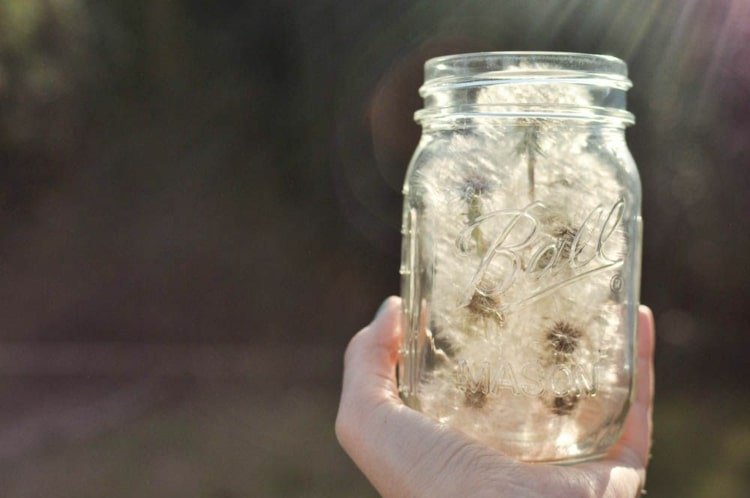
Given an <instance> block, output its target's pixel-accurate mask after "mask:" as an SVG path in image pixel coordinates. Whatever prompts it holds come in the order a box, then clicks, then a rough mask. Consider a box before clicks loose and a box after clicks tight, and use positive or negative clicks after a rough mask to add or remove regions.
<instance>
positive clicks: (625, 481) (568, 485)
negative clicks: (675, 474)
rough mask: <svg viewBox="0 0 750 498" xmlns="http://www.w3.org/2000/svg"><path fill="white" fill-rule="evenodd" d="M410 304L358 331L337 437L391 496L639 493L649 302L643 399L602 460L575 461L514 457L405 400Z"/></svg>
mask: <svg viewBox="0 0 750 498" xmlns="http://www.w3.org/2000/svg"><path fill="white" fill-rule="evenodd" d="M400 306H401V301H400V299H399V298H397V297H390V298H388V299H387V300H386V301H385V302H384V303H383V305H382V306H381V307H380V310H379V311H378V314H377V316H376V317H375V319H374V321H373V322H372V323H371V324H370V325H368V326H367V327H365V328H364V329H362V330H361V331H359V333H357V334H356V335H355V336H354V338H352V340H351V342H350V343H349V346H348V348H347V350H346V355H345V357H344V383H343V390H342V393H341V403H340V405H339V412H338V416H337V418H336V435H337V437H338V439H339V442H340V443H341V445H342V446H343V447H344V449H345V450H346V452H347V453H348V454H349V456H351V458H352V459H353V460H354V463H356V464H357V466H358V467H359V468H360V470H362V472H363V473H364V474H365V475H366V476H367V478H368V479H369V480H370V482H371V483H372V484H373V486H375V488H376V489H377V490H378V491H379V492H380V493H381V495H383V496H385V497H388V498H391V497H421V496H425V497H430V498H433V497H462V498H468V497H485V496H486V497H490V496H492V497H504V496H509V497H524V498H527V497H528V498H534V497H561V498H562V497H564V498H569V497H579V496H580V497H596V498H625V497H627V498H633V497H635V496H637V495H638V494H639V493H640V490H641V489H643V485H644V482H645V477H646V464H647V463H648V459H649V449H650V446H651V426H652V422H651V414H652V404H653V393H654V384H653V352H654V319H653V315H652V313H651V311H650V310H649V309H648V308H647V307H645V306H641V308H640V312H639V319H638V359H637V362H638V363H637V367H636V368H637V370H636V372H637V376H636V392H635V402H634V403H633V405H632V406H631V408H630V412H629V414H628V417H627V420H626V422H625V428H624V432H623V435H622V437H621V438H620V440H619V441H618V443H617V444H616V445H615V447H614V448H613V449H612V451H611V452H610V453H609V455H608V456H607V457H605V458H604V459H601V460H596V461H590V462H585V463H580V464H576V465H568V466H557V465H550V464H530V463H523V462H519V461H517V460H514V459H512V458H510V457H508V456H505V455H503V454H502V453H499V452H498V451H496V450H493V449H492V448H489V447H487V446H484V445H483V444H481V443H479V442H478V441H475V440H473V439H471V438H469V437H468V436H466V435H464V434H463V433H461V432H459V431H457V430H455V429H452V428H450V427H447V426H445V425H441V424H440V423H438V422H437V421H436V420H433V419H431V418H429V417H427V416H426V415H424V414H422V413H420V412H417V411H415V410H412V409H411V408H409V407H407V406H406V405H404V403H403V402H402V401H401V398H399V396H398V391H397V387H396V371H395V367H396V362H397V360H398V347H399V344H400V342H401V326H400Z"/></svg>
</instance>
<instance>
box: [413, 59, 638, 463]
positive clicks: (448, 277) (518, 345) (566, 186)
mask: <svg viewBox="0 0 750 498" xmlns="http://www.w3.org/2000/svg"><path fill="white" fill-rule="evenodd" d="M425 72H426V81H425V85H424V86H423V87H422V89H421V90H420V93H421V94H422V96H423V98H424V100H425V108H424V109H423V110H421V111H419V112H418V113H417V119H418V121H419V122H420V123H421V124H422V126H423V135H422V139H421V141H420V144H419V146H418V148H417V150H416V152H415V154H414V156H413V159H412V162H411V164H410V166H409V170H408V172H407V176H406V180H405V185H404V217H403V237H404V238H403V253H402V265H401V274H402V296H403V327H404V342H403V345H402V348H401V359H400V363H399V391H400V394H401V396H402V397H403V399H404V400H405V401H406V403H407V404H409V405H410V406H412V407H413V408H416V409H419V410H421V411H423V412H425V413H426V414H428V415H430V416H432V417H434V418H436V419H437V420H439V421H441V422H443V423H446V424H448V425H451V426H453V427H456V428H458V429H460V430H462V431H464V432H466V433H467V434H469V435H470V436H472V437H474V438H476V439H479V440H480V441H483V442H485V443H486V444H489V445H490V446H492V447H495V448H497V449H498V450H501V451H503V452H505V453H507V454H510V455H512V456H515V457H517V458H519V459H522V460H526V461H571V460H579V459H585V458H591V457H595V456H597V455H601V454H603V453H605V452H606V451H607V449H608V448H609V447H610V446H611V445H612V444H613V443H614V442H615V441H616V439H617V438H618V436H619V434H620V431H621V428H622V424H623V421H624V417H625V415H626V413H627V410H628V408H629V402H630V397H631V391H632V385H633V369H634V344H635V327H636V316H637V307H638V289H639V284H640V282H639V281H640V278H639V275H640V245H641V218H640V203H641V199H640V196H641V193H640V181H639V178H638V172H637V169H636V166H635V163H634V162H633V159H632V157H631V155H630V153H629V151H628V148H627V145H626V143H625V138H624V128H625V126H626V125H628V124H631V123H632V120H633V118H632V115H631V114H630V113H628V112H627V111H626V110H625V92H626V90H627V89H628V88H629V86H630V82H629V80H628V79H627V76H626V66H625V64H624V63H623V62H622V61H619V60H618V59H615V58H612V57H606V56H594V55H585V54H556V53H483V54H466V55H460V56H450V57H443V58H438V59H432V60H430V61H428V63H427V64H426V71H425Z"/></svg>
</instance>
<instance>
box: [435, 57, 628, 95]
mask: <svg viewBox="0 0 750 498" xmlns="http://www.w3.org/2000/svg"><path fill="white" fill-rule="evenodd" d="M519 66H526V67H523V68H519ZM535 66H536V67H535ZM424 71H425V85H426V86H427V85H430V84H431V83H433V82H436V81H435V80H442V81H443V82H445V80H447V79H453V78H456V79H462V78H466V77H476V76H479V75H484V74H487V73H492V74H495V75H498V76H501V77H505V76H510V75H513V74H514V73H515V74H518V73H524V74H526V75H527V77H528V75H530V74H534V73H544V74H545V75H547V76H549V75H550V73H559V74H567V75H572V74H578V75H583V74H588V75H591V76H596V77H598V78H601V79H611V80H615V81H620V82H627V85H628V88H629V87H630V80H629V79H628V66H627V64H626V63H625V61H623V60H622V59H619V58H617V57H615V56H612V55H603V54H585V53H579V52H518V51H516V52H513V51H511V52H471V53H464V54H452V55H443V56H440V57H434V58H432V59H428V60H427V62H425V65H424Z"/></svg>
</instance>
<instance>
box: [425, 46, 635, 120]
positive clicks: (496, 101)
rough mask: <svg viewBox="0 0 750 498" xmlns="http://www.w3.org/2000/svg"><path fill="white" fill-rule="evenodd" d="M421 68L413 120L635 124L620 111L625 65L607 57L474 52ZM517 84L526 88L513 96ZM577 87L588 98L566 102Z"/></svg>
mask: <svg viewBox="0 0 750 498" xmlns="http://www.w3.org/2000/svg"><path fill="white" fill-rule="evenodd" d="M424 69H425V79H424V84H423V85H422V86H421V87H420V89H419V94H420V95H421V96H422V97H423V98H424V100H425V108H424V109H422V110H420V111H418V112H417V113H416V115H415V118H416V120H417V122H424V121H427V120H430V119H433V118H436V117H441V116H445V115H447V114H451V113H455V112H458V113H459V114H463V113H467V112H468V113H474V114H475V115H482V116H487V117H490V116H493V117H497V118H500V117H520V116H523V117H529V118H553V117H554V118H562V119H571V118H572V119H584V120H596V121H599V120H607V119H609V120H611V121H614V122H619V123H620V124H623V125H625V126H627V125H630V124H633V122H634V118H633V115H632V114H631V113H630V112H628V111H627V110H626V109H625V94H626V92H627V90H628V89H630V88H631V87H632V82H631V81H630V79H628V76H627V75H628V66H627V64H626V63H625V62H624V61H623V60H621V59H618V58H617V57H614V56H611V55H600V54H584V53H577V52H474V53H466V54H453V55H444V56H441V57H435V58H433V59H429V60H428V61H427V62H426V63H425V66H424ZM490 88H492V89H493V90H491V91H492V92H495V96H494V97H492V98H491V99H490V100H486V101H485V102H481V103H480V102H472V96H473V95H477V94H478V93H479V92H483V91H484V90H485V89H490ZM521 88H523V89H524V90H522V94H521V95H523V92H525V89H526V88H528V89H529V92H528V94H527V95H523V96H520V99H521V100H518V99H519V95H518V92H519V90H518V89H521ZM495 89H496V90H495ZM505 89H507V90H505ZM558 89H562V90H560V91H561V93H560V96H561V98H560V99H557V96H556V92H557V90H558ZM550 91H552V93H550ZM581 91H582V92H588V93H586V94H587V95H589V96H590V98H591V99H592V100H591V101H590V102H585V101H583V102H582V101H580V100H579V101H578V102H576V101H575V98H573V101H571V100H570V98H567V97H565V93H566V92H568V94H569V95H575V93H576V92H581ZM570 92H573V93H572V94H570ZM452 96H460V97H462V98H463V101H456V102H453V103H451V102H450V101H451V99H452V98H453V97H452ZM457 104H460V105H459V107H461V109H460V110H459V109H458V108H457V107H456V105H457ZM466 104H474V105H466Z"/></svg>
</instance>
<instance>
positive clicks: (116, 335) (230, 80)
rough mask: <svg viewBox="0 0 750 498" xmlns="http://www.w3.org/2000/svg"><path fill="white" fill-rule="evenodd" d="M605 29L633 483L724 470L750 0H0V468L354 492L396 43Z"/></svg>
mask: <svg viewBox="0 0 750 498" xmlns="http://www.w3.org/2000/svg"><path fill="white" fill-rule="evenodd" d="M479 50H561V51H577V52H594V53H607V54H612V55H616V56H618V57H621V58H623V59H625V60H626V61H627V62H628V64H629V67H630V74H631V79H632V80H633V81H634V84H635V86H634V88H633V89H632V90H631V91H630V93H629V108H630V109H631V110H632V111H633V112H634V113H635V115H636V117H637V124H636V126H635V127H633V128H632V129H630V130H629V131H628V141H629V144H630V146H631V150H632V151H633V154H634V156H635V158H636V161H637V162H638V164H639V167H640V171H641V176H642V181H643V186H644V206H643V215H644V219H645V235H644V239H645V249H644V264H643V267H644V274H643V290H642V300H643V302H645V303H647V304H649V305H650V306H651V307H652V308H653V309H654V311H655V314H656V320H657V336H658V339H657V341H658V342H657V360H656V361H657V364H656V369H657V401H656V412H655V418H656V433H655V445H654V449H653V462H652V465H651V468H650V473H649V480H648V485H647V489H648V490H649V496H658V497H661V496H665V497H671V496H680V497H686V498H690V497H716V496H721V497H728V498H732V497H744V496H748V493H749V492H750V491H749V490H750V392H749V391H748V388H747V384H748V383H747V378H748V376H750V353H749V351H750V336H749V335H748V329H747V324H748V323H749V322H750V306H748V305H747V302H748V298H750V291H749V290H748V286H747V282H748V281H749V280H750V256H748V255H749V254H750V230H748V226H747V213H748V212H750V193H749V192H750V174H749V172H750V159H748V157H750V2H747V1H745V0H713V1H710V2H706V1H699V0H650V1H606V0H598V1H591V0H577V1H528V0H527V1H510V0H508V1H502V2H500V1H494V2H491V1H479V0H478V1H471V2H465V1H456V0H445V1H443V0H431V1H427V0H422V1H413V2H406V1H401V2H395V1H381V0H359V1H357V2H349V1H340V0H309V1H306V2H302V1H296V2H295V1H292V0H277V1H273V2H249V1H240V0H224V1H214V2H206V1H199V0H182V1H180V0H149V1H145V0H127V1H126V0H110V1H108V2H101V1H94V0H0V228H1V229H0V272H1V273H0V317H2V321H1V322H0V323H2V327H0V331H1V332H0V403H2V404H1V405H0V406H2V408H0V489H2V490H3V492H2V494H3V496H7V497H71V498H72V497H76V498H85V497H101V496H108V497H112V498H115V497H126V496H140V497H193V496H195V497H212V498H230V497H240V496H243V497H244V496H284V497H285V496H305V497H307V496H310V497H316V496H321V497H337V496H342V497H343V496H374V495H375V493H374V491H373V490H372V488H371V487H370V486H369V484H368V483H367V481H366V480H365V479H364V478H363V477H362V476H361V475H360V474H359V473H358V471H357V470H356V468H355V467H354V466H353V465H352V464H351V463H350V461H349V460H348V458H347V457H346V455H345V454H344V453H343V452H342V451H341V450H340V449H339V447H338V445H337V443H336V441H335V437H334V434H333V420H334V417H335V412H336V403H337V396H338V390H339V383H340V374H341V357H342V354H343V350H344V347H345V345H346V343H347V341H348V339H349V337H350V336H351V335H352V334H353V333H354V332H355V331H356V330H357V329H359V328H360V327H361V326H362V325H364V324H365V323H366V322H367V321H369V319H370V317H371V314H372V313H373V312H374V311H375V309H376V308H377V307H378V305H379V303H380V301H381V300H382V299H383V298H384V297H385V296H386V295H387V294H395V293H398V263H399V262H398V258H399V251H400V235H399V224H400V210H401V197H400V187H401V182H402V180H403V175H404V172H405V167H406V164H407V162H408V160H409V156H410V154H411V152H412V151H413V149H414V147H415V145H416V142H417V140H418V137H419V128H418V127H417V125H416V124H414V122H413V121H412V114H413V112H414V111H415V110H416V109H417V108H418V107H419V106H420V100H419V98H418V95H417V88H418V87H419V85H420V84H421V79H422V73H421V66H422V64H423V63H424V61H425V60H426V59H427V58H429V57H432V56H436V55H441V54H447V53H459V52H468V51H479Z"/></svg>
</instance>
